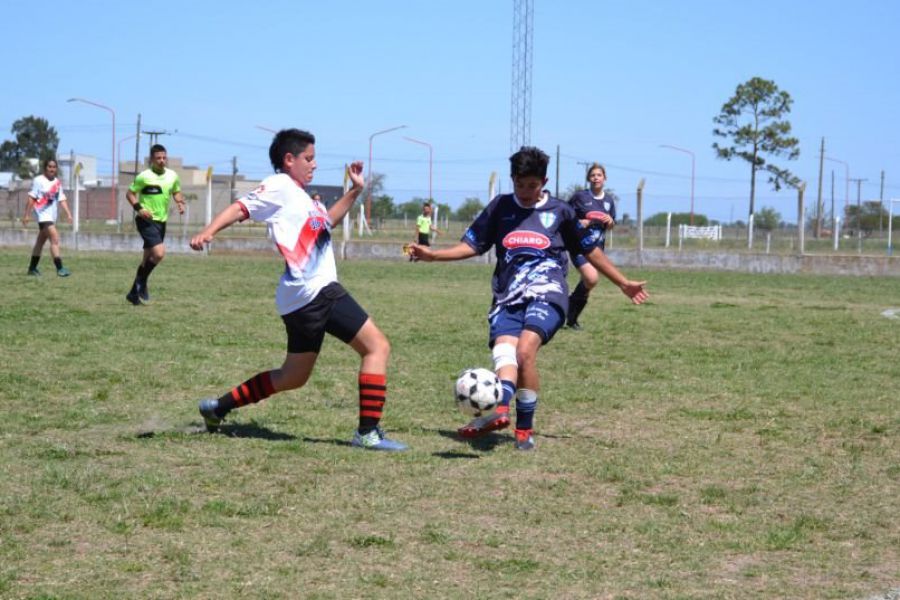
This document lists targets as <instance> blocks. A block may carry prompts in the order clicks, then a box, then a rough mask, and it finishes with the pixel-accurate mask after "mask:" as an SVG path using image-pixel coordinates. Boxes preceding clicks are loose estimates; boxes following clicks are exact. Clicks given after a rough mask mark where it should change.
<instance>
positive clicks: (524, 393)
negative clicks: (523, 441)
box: [516, 388, 538, 429]
mask: <svg viewBox="0 0 900 600" xmlns="http://www.w3.org/2000/svg"><path fill="white" fill-rule="evenodd" d="M537 403H538V395H537V392H535V391H534V390H526V389H524V388H520V389H519V391H518V393H517V394H516V429H533V428H534V412H535V411H536V410H537Z"/></svg>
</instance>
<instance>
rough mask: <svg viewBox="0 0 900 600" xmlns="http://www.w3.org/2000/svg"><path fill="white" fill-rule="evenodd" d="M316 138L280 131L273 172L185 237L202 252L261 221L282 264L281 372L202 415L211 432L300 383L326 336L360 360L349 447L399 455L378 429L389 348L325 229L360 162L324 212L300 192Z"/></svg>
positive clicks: (347, 203) (349, 197) (311, 167)
mask: <svg viewBox="0 0 900 600" xmlns="http://www.w3.org/2000/svg"><path fill="white" fill-rule="evenodd" d="M315 143H316V139H315V137H314V136H313V135H312V134H311V133H309V132H306V131H301V130H299V129H284V130H281V131H279V132H278V133H277V134H276V135H275V138H274V139H273V140H272V144H271V146H270V147H269V159H270V160H271V162H272V167H273V168H274V169H275V170H276V174H275V175H271V176H269V177H267V178H266V179H264V180H263V181H262V182H261V183H260V185H259V187H257V188H256V189H255V190H254V191H252V192H250V193H249V194H247V195H246V196H244V197H243V198H240V199H238V200H237V201H235V202H234V203H232V204H231V205H230V206H228V207H227V208H226V209H225V210H223V211H222V212H220V213H219V214H218V215H216V217H215V218H214V219H213V221H212V222H211V223H210V224H209V225H207V226H206V227H205V228H204V229H203V230H202V231H201V232H200V233H198V234H197V235H196V236H194V237H193V238H192V239H191V242H190V244H191V248H193V249H194V250H202V249H203V247H204V246H206V245H207V244H209V243H210V242H211V241H212V239H213V236H215V234H216V233H218V232H219V231H221V230H222V229H225V228H226V227H229V226H230V225H232V224H234V223H236V222H238V221H243V220H245V219H252V220H254V221H259V222H263V223H266V225H267V226H268V229H269V234H270V237H271V239H272V240H273V241H274V242H275V246H276V247H277V248H278V251H279V252H280V253H281V255H282V257H283V258H284V262H285V269H284V273H283V274H282V276H281V279H280V281H279V283H278V288H277V290H276V292H275V303H276V305H277V307H278V312H279V314H281V318H282V320H283V321H284V324H285V328H286V329H287V338H288V339H287V356H286V357H285V359H284V363H283V364H282V366H281V368H279V369H272V370H270V371H264V372H260V373H257V374H256V375H254V376H253V377H251V378H250V379H248V380H247V381H245V382H244V383H242V384H240V385H238V386H236V387H234V388H233V389H232V390H230V391H229V392H227V393H225V394H224V395H222V396H221V397H219V398H207V399H204V400H201V401H200V406H199V409H200V414H201V416H202V417H203V420H204V421H205V423H206V427H207V429H208V430H210V431H215V430H217V429H218V427H219V426H220V424H221V423H222V420H223V419H224V418H225V415H227V414H228V413H229V412H230V411H232V410H234V409H236V408H239V407H241V406H245V405H247V404H252V403H256V402H259V401H260V400H263V399H264V398H267V397H269V396H271V395H272V394H274V393H276V392H282V391H285V390H292V389H296V388H300V387H302V386H303V385H304V384H306V382H307V380H308V379H309V376H310V374H311V373H312V370H313V367H314V366H315V364H316V359H317V358H318V356H319V350H320V349H321V347H322V342H323V340H324V337H325V334H326V333H328V334H331V335H333V336H335V337H337V338H338V339H340V340H341V341H342V342H344V343H345V344H347V345H349V346H350V347H351V348H353V349H354V350H355V351H356V352H357V353H358V354H359V355H360V358H361V364H360V370H359V377H358V383H359V425H358V427H357V430H356V432H355V433H354V435H353V440H352V442H351V443H352V445H353V446H356V447H360V448H365V449H369V450H385V451H401V450H406V445H405V444H403V443H401V442H398V441H396V440H392V439H389V438H387V437H385V435H384V432H383V431H382V430H381V428H380V427H379V422H380V420H381V416H382V411H383V409H384V402H385V397H386V390H387V383H386V374H387V363H388V358H389V357H390V350H391V348H390V344H389V343H388V340H387V338H386V337H385V335H384V334H383V333H382V332H381V330H380V329H379V328H378V327H377V326H376V325H375V323H374V321H372V319H371V318H370V317H369V316H368V315H367V314H366V312H365V311H364V310H363V309H362V307H361V306H360V305H359V304H357V302H356V300H354V299H353V297H352V296H351V295H350V294H349V293H348V292H347V291H346V290H345V289H344V288H343V286H341V284H340V283H338V281H337V270H336V268H335V261H334V250H333V245H332V239H331V229H332V227H333V224H334V223H339V222H340V221H341V219H343V218H344V215H345V214H346V213H347V211H348V210H349V209H350V207H351V206H352V205H353V203H354V201H355V200H356V198H357V197H358V196H359V194H360V192H361V191H362V189H363V187H364V185H365V180H364V179H363V174H362V172H363V164H362V162H354V163H352V164H351V165H350V166H349V167H348V168H347V173H348V175H349V177H350V181H351V182H352V183H353V187H351V188H350V190H348V191H347V193H346V194H344V195H343V196H342V197H341V198H340V199H339V200H338V201H337V202H335V203H334V205H332V207H331V208H330V209H326V208H325V206H324V205H323V204H322V203H321V202H318V201H316V200H313V199H312V198H310V197H309V194H307V192H306V187H307V186H308V185H309V184H310V182H312V178H313V172H314V171H315V170H316V147H315Z"/></svg>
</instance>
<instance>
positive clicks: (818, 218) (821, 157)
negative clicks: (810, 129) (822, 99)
mask: <svg viewBox="0 0 900 600" xmlns="http://www.w3.org/2000/svg"><path fill="white" fill-rule="evenodd" d="M824 167H825V138H824V137H823V138H822V147H821V149H820V150H819V194H818V196H817V198H816V227H815V230H814V231H815V236H816V239H819V236H820V235H822V213H823V212H824V210H823V209H824V207H823V206H822V169H823V168H824Z"/></svg>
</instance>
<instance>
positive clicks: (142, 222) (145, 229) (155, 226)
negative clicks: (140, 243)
mask: <svg viewBox="0 0 900 600" xmlns="http://www.w3.org/2000/svg"><path fill="white" fill-rule="evenodd" d="M134 224H135V226H136V227H137V230H138V233H140V234H141V238H143V240H144V250H146V249H147V248H152V247H153V246H158V245H160V244H162V243H163V242H164V241H165V240H166V224H165V222H163V221H148V220H147V219H144V218H141V217H135V218H134Z"/></svg>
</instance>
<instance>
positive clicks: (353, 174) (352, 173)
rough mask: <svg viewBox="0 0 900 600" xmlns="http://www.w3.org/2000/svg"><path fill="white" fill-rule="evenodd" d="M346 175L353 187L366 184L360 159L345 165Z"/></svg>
mask: <svg viewBox="0 0 900 600" xmlns="http://www.w3.org/2000/svg"><path fill="white" fill-rule="evenodd" d="M347 175H348V176H349V177H350V181H352V182H353V187H355V188H361V187H364V186H365V185H366V179H365V178H364V177H363V163H362V161H361V160H357V161H354V162H352V163H350V166H348V167H347Z"/></svg>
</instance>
